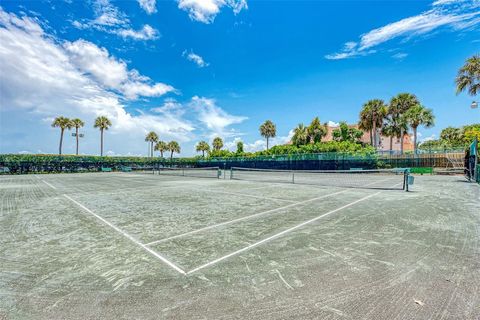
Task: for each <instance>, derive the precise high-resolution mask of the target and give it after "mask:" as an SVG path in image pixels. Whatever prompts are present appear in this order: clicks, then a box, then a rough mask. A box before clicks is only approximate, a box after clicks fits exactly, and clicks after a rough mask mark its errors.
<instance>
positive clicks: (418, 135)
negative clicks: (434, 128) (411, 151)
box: [412, 132, 437, 143]
mask: <svg viewBox="0 0 480 320" xmlns="http://www.w3.org/2000/svg"><path fill="white" fill-rule="evenodd" d="M422 136H423V134H422V133H420V132H418V133H417V137H418V140H419V142H420V143H423V142H427V141H432V140H435V139H437V135H435V134H432V135H430V136H428V137H425V138H423V137H422ZM412 141H413V136H412Z"/></svg>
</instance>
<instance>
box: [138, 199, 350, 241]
mask: <svg viewBox="0 0 480 320" xmlns="http://www.w3.org/2000/svg"><path fill="white" fill-rule="evenodd" d="M347 191H350V190H342V191H339V192H334V193H329V194H325V195H323V196H320V197H316V198H313V199H308V200H304V201H299V202H295V203H292V204H289V205H286V206H283V207H280V208H275V209H270V210H267V211H262V212H259V213H255V214H251V215H249V216H245V217H241V218H237V219H233V220H229V221H225V222H221V223H217V224H214V225H210V226H206V227H203V228H200V229H196V230H192V231H189V232H185V233H181V234H177V235H175V236H171V237H168V238H164V239H160V240H156V241H152V242H149V243H147V244H145V245H146V246H151V245H154V244H157V243H161V242H165V241H168V240H172V239H176V238H181V237H184V236H188V235H191V234H195V233H198V232H202V231H205V230H209V229H213V228H217V227H220V226H225V225H227V224H231V223H235V222H239V221H243V220H247V219H251V218H254V217H258V216H262V215H264V214H268V213H272V212H276V211H280V210H284V209H288V208H290V207H293V206H297V205H301V204H305V203H308V202H312V201H316V200H320V199H323V198H327V197H331V196H334V195H336V194H340V193H344V192H347Z"/></svg>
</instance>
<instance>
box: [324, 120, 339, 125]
mask: <svg viewBox="0 0 480 320" xmlns="http://www.w3.org/2000/svg"><path fill="white" fill-rule="evenodd" d="M327 125H328V126H329V127H339V126H340V123H339V122H335V121H332V120H330V121H328V122H327Z"/></svg>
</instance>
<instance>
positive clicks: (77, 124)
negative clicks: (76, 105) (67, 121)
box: [71, 118, 85, 156]
mask: <svg viewBox="0 0 480 320" xmlns="http://www.w3.org/2000/svg"><path fill="white" fill-rule="evenodd" d="M84 125H85V123H84V122H83V121H82V120H80V119H78V118H75V119H72V120H71V126H72V128H75V139H76V140H77V141H76V142H77V148H76V150H77V151H76V155H77V156H78V140H79V138H80V137H79V133H78V130H79V129H80V128H81V127H83V126H84Z"/></svg>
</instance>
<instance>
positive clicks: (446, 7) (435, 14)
mask: <svg viewBox="0 0 480 320" xmlns="http://www.w3.org/2000/svg"><path fill="white" fill-rule="evenodd" d="M479 8H480V2H478V1H476V0H468V1H467V0H465V1H462V0H460V1H451V0H438V1H435V2H434V3H433V4H432V8H431V9H430V10H428V11H426V12H423V13H421V14H419V15H416V16H412V17H407V18H405V19H402V20H399V21H396V22H393V23H390V24H387V25H385V26H382V27H380V28H376V29H373V30H371V31H369V32H367V33H364V34H363V35H361V36H360V40H359V41H349V42H347V43H345V45H344V47H343V49H342V50H341V51H340V52H337V53H333V54H328V55H326V56H325V58H326V59H330V60H339V59H346V58H350V57H354V56H362V55H368V54H372V53H375V52H376V51H377V50H375V49H374V48H375V47H378V46H380V45H381V44H384V43H386V42H389V41H391V40H393V39H397V38H404V39H410V38H415V37H418V36H422V35H426V34H429V33H431V32H433V31H436V30H440V29H441V28H443V29H442V30H444V29H445V30H447V29H448V28H449V29H450V30H455V31H459V30H464V29H467V28H471V27H473V26H476V25H478V24H480V17H479V16H480V11H479Z"/></svg>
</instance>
